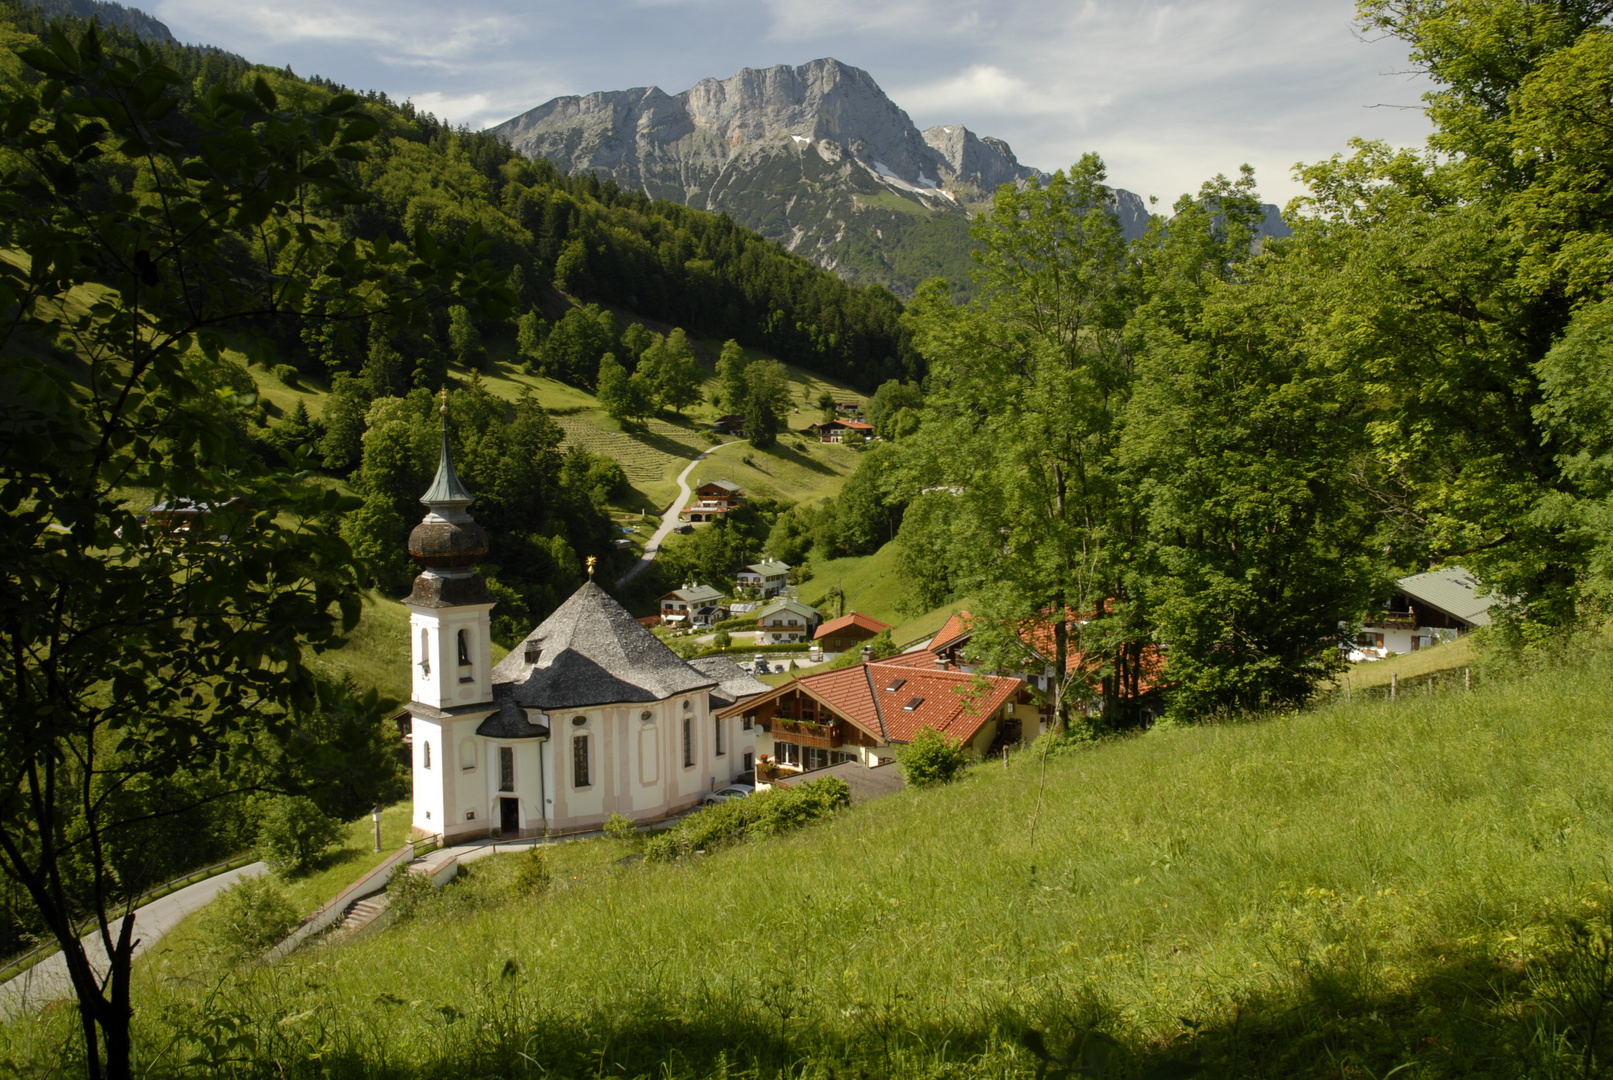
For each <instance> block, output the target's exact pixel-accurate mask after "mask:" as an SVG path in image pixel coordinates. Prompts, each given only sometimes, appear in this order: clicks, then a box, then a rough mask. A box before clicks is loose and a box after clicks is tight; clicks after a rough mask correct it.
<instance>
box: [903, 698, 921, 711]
mask: <svg viewBox="0 0 1613 1080" xmlns="http://www.w3.org/2000/svg"><path fill="white" fill-rule="evenodd" d="M922 704H924V699H923V698H921V697H916V698H912V699H910V700H909V701H908V703H907V704H906V705H903V706H902V711H903V712H912V711H913V710H914V709H916V708H918V707H919V706H920V705H922Z"/></svg>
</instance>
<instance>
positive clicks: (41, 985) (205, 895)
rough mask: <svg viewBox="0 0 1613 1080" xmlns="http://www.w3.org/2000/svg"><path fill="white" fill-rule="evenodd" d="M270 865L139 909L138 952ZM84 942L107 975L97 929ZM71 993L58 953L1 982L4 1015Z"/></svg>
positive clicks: (228, 875) (233, 873) (254, 866)
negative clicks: (222, 894) (234, 885)
mask: <svg viewBox="0 0 1613 1080" xmlns="http://www.w3.org/2000/svg"><path fill="white" fill-rule="evenodd" d="M268 869H269V868H268V867H267V866H265V865H264V864H263V863H261V862H255V863H248V864H247V865H246V866H242V867H238V868H236V869H234V870H226V871H225V872H224V873H222V874H217V875H215V876H213V877H210V878H208V879H206V880H205V881H198V882H196V884H194V885H186V886H185V887H184V888H183V889H180V890H179V891H177V892H171V893H169V894H168V895H167V896H164V897H163V898H162V899H160V900H153V901H152V902H151V903H149V904H146V905H145V906H144V907H138V908H135V909H134V926H135V930H134V933H135V939H136V940H135V946H134V955H136V956H139V955H140V954H141V953H143V952H145V951H146V950H147V949H149V948H151V947H152V946H153V945H155V944H156V943H157V942H159V941H161V940H162V939H163V936H164V935H165V934H167V933H168V932H169V931H170V930H172V929H173V928H174V927H176V926H178V925H179V922H180V920H181V919H183V918H184V917H185V916H186V915H189V914H190V913H191V912H193V911H196V910H197V909H198V908H202V907H206V906H207V904H209V903H210V902H211V901H212V899H213V898H214V897H215V896H217V895H218V894H219V893H220V892H222V891H223V890H224V889H226V888H228V887H229V886H231V885H233V884H235V883H236V882H237V881H239V880H241V879H242V878H243V877H251V876H253V875H255V874H262V873H264V872H266V871H267V870H268ZM118 926H119V924H118V923H113V925H112V934H113V937H114V938H115V937H116V936H117V933H118ZM83 940H84V950H85V952H86V953H88V954H89V957H90V963H91V964H93V965H94V966H95V969H96V971H98V972H100V973H102V974H103V975H104V974H105V973H106V966H107V957H106V951H105V949H104V948H103V947H102V945H101V935H100V934H99V933H98V932H97V933H94V934H90V935H89V936H87V937H85V938H84V939H83ZM72 997H73V981H72V979H70V978H69V977H68V975H67V961H66V960H64V959H63V958H62V954H61V953H59V952H58V953H56V954H54V955H52V956H49V957H47V958H46V959H44V960H41V961H40V962H39V963H37V964H35V965H34V966H33V967H31V968H29V969H28V970H27V971H25V972H23V973H22V974H21V975H18V976H17V977H16V978H15V979H12V980H10V981H9V982H6V983H4V984H0V1017H7V1016H13V1015H15V1014H16V1013H18V1012H23V1011H26V1010H29V1009H38V1008H41V1007H42V1006H45V1005H48V1004H50V1003H51V1002H52V1001H60V1000H62V999H63V998H68V999H71V998H72Z"/></svg>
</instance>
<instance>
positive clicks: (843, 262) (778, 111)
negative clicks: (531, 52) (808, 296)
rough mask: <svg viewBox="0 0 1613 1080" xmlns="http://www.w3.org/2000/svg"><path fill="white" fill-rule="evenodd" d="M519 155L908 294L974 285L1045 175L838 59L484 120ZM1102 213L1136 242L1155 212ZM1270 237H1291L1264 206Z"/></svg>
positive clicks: (1131, 201) (1117, 200)
mask: <svg viewBox="0 0 1613 1080" xmlns="http://www.w3.org/2000/svg"><path fill="white" fill-rule="evenodd" d="M489 130H490V131H491V132H492V133H493V134H494V135H496V136H497V137H499V138H501V139H503V140H504V141H506V142H507V143H509V144H510V145H511V146H512V147H513V148H514V149H516V150H517V151H519V152H520V153H522V154H524V155H525V156H527V157H528V158H538V157H542V158H545V159H546V160H548V161H550V162H551V163H553V164H554V165H555V166H557V167H558V168H560V169H562V170H564V171H567V172H577V171H586V172H590V173H593V174H594V175H596V176H598V177H599V178H600V179H602V180H604V179H609V180H614V181H615V182H616V183H617V184H618V185H619V186H621V187H623V188H626V189H630V190H635V191H641V192H643V193H644V194H645V195H646V196H648V197H650V198H655V199H667V200H670V201H673V202H680V203H684V204H686V205H689V206H694V207H697V208H699V209H703V210H709V211H713V212H719V213H727V214H728V215H729V216H731V217H732V218H733V219H734V220H735V221H736V222H738V223H739V224H741V225H743V226H745V227H746V228H749V229H752V230H754V231H756V232H758V233H760V234H761V235H763V236H765V237H767V238H768V239H771V240H775V241H777V242H779V243H780V244H782V245H783V246H784V247H785V248H787V249H789V250H790V251H793V252H796V253H797V254H800V255H803V256H805V257H806V258H808V259H811V260H812V261H813V262H815V263H817V264H818V265H819V266H821V267H823V268H824V269H826V270H830V271H833V272H835V273H837V274H839V275H840V276H841V277H842V278H845V279H846V280H847V281H850V282H853V283H857V284H880V285H884V286H885V287H887V288H890V289H891V290H892V291H893V292H896V293H897V294H898V295H901V296H909V295H911V294H912V291H913V289H914V288H915V287H916V286H917V285H918V284H919V282H921V281H923V280H925V279H926V278H928V277H932V276H940V277H943V278H946V279H947V280H948V282H949V283H950V284H951V285H952V287H953V292H954V294H955V295H957V296H959V297H960V298H961V297H962V296H965V295H968V294H969V293H970V292H971V291H972V285H971V283H970V279H969V270H970V267H971V266H972V261H971V259H970V252H971V251H972V249H973V243H972V241H971V240H970V239H969V235H968V232H969V225H968V223H969V220H970V218H972V217H973V216H974V215H976V214H978V213H980V212H982V211H984V210H986V209H988V208H989V207H990V205H991V201H992V197H993V196H994V195H995V193H996V191H997V189H998V187H999V186H1000V185H1002V184H1004V183H1012V184H1018V185H1024V184H1026V183H1028V182H1029V181H1030V180H1032V179H1041V178H1045V177H1046V176H1047V175H1048V174H1047V173H1045V172H1043V171H1042V170H1040V169H1037V168H1035V167H1033V166H1029V165H1025V164H1022V163H1021V162H1020V161H1019V160H1018V158H1016V157H1015V156H1014V152H1013V150H1012V148H1011V147H1010V146H1009V145H1008V143H1007V142H1005V141H1003V140H1002V139H998V138H994V137H992V136H989V135H988V136H981V135H977V134H976V133H975V132H973V131H971V130H969V128H968V127H966V126H965V125H963V124H944V125H937V126H934V127H930V128H927V129H925V130H924V131H920V130H919V129H918V127H917V125H915V124H914V123H913V121H912V119H911V118H910V117H909V116H908V114H907V113H906V112H905V111H904V110H903V109H902V108H901V107H900V106H898V105H897V104H896V103H895V102H894V101H892V100H891V99H890V98H889V97H888V96H887V95H886V94H885V92H884V91H883V90H882V89H881V88H880V87H879V84H878V83H877V82H875V80H874V78H873V77H872V76H871V75H870V74H869V73H868V72H866V71H864V70H862V69H861V68H857V67H853V66H851V65H849V64H844V63H842V62H840V61H838V60H835V59H833V58H831V57H825V58H821V59H818V60H813V61H810V62H809V63H806V64H802V65H800V66H798V67H791V66H790V65H787V64H776V65H774V66H772V67H769V68H742V69H741V70H740V71H738V72H736V73H735V74H734V75H732V76H729V77H728V78H726V79H717V78H706V79H701V80H700V81H699V82H697V83H695V84H694V85H693V86H692V87H690V88H689V89H688V90H684V91H682V92H680V93H678V94H668V93H666V91H664V90H662V89H661V88H660V87H657V86H640V87H633V88H631V89H628V90H613V91H596V92H594V93H591V94H578V95H565V96H561V97H556V98H552V99H550V100H549V101H547V102H544V103H543V104H541V105H538V106H536V107H534V108H532V109H528V110H527V111H525V112H523V113H520V114H519V115H517V116H514V117H512V118H511V119H509V120H506V121H505V122H503V123H502V124H497V125H495V126H493V127H492V128H490V129H489ZM1111 190H1112V192H1113V194H1112V196H1111V206H1112V207H1113V209H1114V210H1115V213H1116V215H1117V217H1118V218H1119V220H1120V224H1121V228H1122V230H1123V231H1124V233H1125V234H1126V236H1127V237H1128V239H1129V238H1135V237H1137V236H1140V235H1142V232H1143V230H1144V229H1145V228H1146V227H1147V224H1148V220H1149V212H1148V206H1147V204H1146V203H1145V202H1144V200H1143V199H1142V198H1141V197H1139V196H1137V195H1136V194H1134V193H1132V192H1130V191H1127V190H1125V189H1124V188H1113V189H1111ZM1267 219H1268V221H1271V222H1274V223H1275V225H1274V227H1272V228H1270V229H1269V230H1268V231H1269V232H1270V233H1271V234H1273V235H1282V234H1284V233H1286V231H1287V230H1286V228H1283V227H1281V225H1280V219H1278V218H1277V214H1276V207H1268V208H1267Z"/></svg>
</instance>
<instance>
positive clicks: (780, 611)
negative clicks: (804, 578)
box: [756, 600, 823, 645]
mask: <svg viewBox="0 0 1613 1080" xmlns="http://www.w3.org/2000/svg"><path fill="white" fill-rule="evenodd" d="M822 621H823V616H821V615H819V614H818V609H817V608H815V607H810V606H809V605H807V604H803V603H801V602H800V601H799V600H775V601H773V602H772V603H771V604H768V605H767V606H766V607H764V608H762V609H761V610H760V611H758V612H757V613H756V629H757V631H758V635H759V636H758V637H757V639H756V644H758V645H790V644H794V643H796V642H805V641H810V640H812V632H813V631H814V630H816V629H817V627H818V623H820V622H822Z"/></svg>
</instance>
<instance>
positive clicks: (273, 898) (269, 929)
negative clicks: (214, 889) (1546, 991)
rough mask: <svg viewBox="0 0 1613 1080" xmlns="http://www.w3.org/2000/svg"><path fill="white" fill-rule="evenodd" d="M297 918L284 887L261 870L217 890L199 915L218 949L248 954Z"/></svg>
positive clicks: (282, 933) (272, 939)
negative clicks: (215, 894) (257, 873)
mask: <svg viewBox="0 0 1613 1080" xmlns="http://www.w3.org/2000/svg"><path fill="white" fill-rule="evenodd" d="M299 921H300V920H299V919H298V917H297V909H296V908H295V907H293V906H292V903H291V897H289V896H287V895H286V890H285V889H284V888H283V887H281V885H280V883H279V882H278V881H276V880H275V879H274V878H273V877H272V876H270V875H268V874H263V875H259V876H257V877H244V878H241V879H240V880H239V881H237V882H236V883H235V884H234V885H231V886H230V887H229V888H227V889H225V890H224V891H223V892H222V893H220V894H219V896H218V899H217V900H214V901H213V903H212V904H210V905H208V908H207V913H206V914H205V915H204V916H202V928H203V930H204V931H205V932H206V934H207V936H208V937H209V938H211V939H212V940H213V941H214V942H215V943H216V944H217V946H218V947H219V949H220V950H221V951H223V952H225V953H228V954H230V955H232V956H237V957H247V956H255V955H257V954H258V953H261V952H262V951H263V950H265V949H267V948H269V947H270V946H271V945H273V944H275V943H276V942H277V941H279V940H280V939H282V938H284V937H285V936H286V935H287V934H289V933H291V931H292V930H294V929H296V926H297V923H298V922H299Z"/></svg>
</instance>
